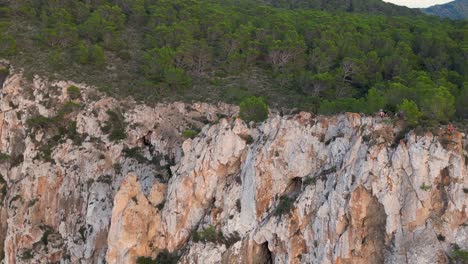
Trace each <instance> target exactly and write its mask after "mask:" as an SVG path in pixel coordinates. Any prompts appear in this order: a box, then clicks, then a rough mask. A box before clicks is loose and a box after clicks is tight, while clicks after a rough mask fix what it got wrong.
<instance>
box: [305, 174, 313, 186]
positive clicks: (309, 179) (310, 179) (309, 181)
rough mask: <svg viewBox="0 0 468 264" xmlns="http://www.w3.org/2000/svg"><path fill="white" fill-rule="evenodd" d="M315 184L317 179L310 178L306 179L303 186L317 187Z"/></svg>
mask: <svg viewBox="0 0 468 264" xmlns="http://www.w3.org/2000/svg"><path fill="white" fill-rule="evenodd" d="M315 182H316V179H315V177H310V176H308V177H306V178H305V179H304V181H303V184H304V186H308V185H315Z"/></svg>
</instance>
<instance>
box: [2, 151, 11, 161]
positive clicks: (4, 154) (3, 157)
mask: <svg viewBox="0 0 468 264" xmlns="http://www.w3.org/2000/svg"><path fill="white" fill-rule="evenodd" d="M10 159H11V157H10V155H8V154H6V153H0V163H1V162H4V161H8V160H10Z"/></svg>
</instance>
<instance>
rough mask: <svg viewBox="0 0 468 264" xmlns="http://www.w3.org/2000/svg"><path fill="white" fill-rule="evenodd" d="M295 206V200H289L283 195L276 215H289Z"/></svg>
mask: <svg viewBox="0 0 468 264" xmlns="http://www.w3.org/2000/svg"><path fill="white" fill-rule="evenodd" d="M293 206H294V201H293V199H291V198H289V197H288V196H285V195H283V196H281V197H280V201H279V203H278V206H277V207H276V210H275V215H276V216H281V215H284V214H287V213H289V212H290V211H291V210H292V209H293Z"/></svg>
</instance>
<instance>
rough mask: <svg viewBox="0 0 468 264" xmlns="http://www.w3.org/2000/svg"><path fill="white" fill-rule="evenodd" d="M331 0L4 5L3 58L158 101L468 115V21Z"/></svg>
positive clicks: (25, 1) (22, 0)
mask: <svg viewBox="0 0 468 264" xmlns="http://www.w3.org/2000/svg"><path fill="white" fill-rule="evenodd" d="M319 2H320V3H321V2H323V1H318V0H308V1H288V0H280V1H270V2H268V1H267V2H266V3H269V4H271V5H272V6H271V5H265V4H260V3H259V1H252V0H243V1H228V0H225V1H210V0H191V1H182V0H171V1H169V0H99V1H97V0H91V1H72V0H55V1H36V0H13V1H5V0H0V13H1V16H0V18H1V21H0V40H1V41H0V56H4V57H8V58H11V60H12V61H13V63H16V64H18V65H19V66H21V67H24V68H25V69H26V72H34V73H39V74H47V73H58V74H60V75H59V76H62V77H65V78H70V79H73V80H75V81H85V82H88V83H91V84H94V85H96V86H98V87H99V88H100V89H102V90H103V91H106V92H108V93H110V94H111V95H114V96H121V97H125V96H133V97H135V98H136V99H137V100H141V101H145V102H147V103H153V102H159V101H163V100H205V101H218V100H225V101H228V102H231V103H239V102H240V101H242V100H243V99H245V98H248V97H250V96H262V97H264V98H265V100H266V102H268V104H269V105H271V106H272V107H278V106H286V107H289V108H293V107H298V108H301V109H305V110H311V111H314V112H320V113H324V114H333V113H337V112H342V111H355V112H362V113H374V112H375V111H377V110H378V109H380V108H384V109H385V110H387V111H392V112H396V111H397V110H398V109H401V110H405V111H407V110H410V111H411V112H412V116H411V117H407V118H408V119H409V120H410V122H412V123H414V124H416V123H420V122H421V121H420V120H422V122H426V121H430V122H437V121H440V122H446V121H448V120H453V119H461V118H467V115H468V111H467V106H466V104H465V101H467V100H468V77H467V76H468V22H466V21H456V22H454V21H443V20H440V19H438V18H435V17H429V16H424V15H412V14H414V12H415V11H411V10H409V9H406V8H397V7H395V6H392V5H388V4H383V3H382V2H380V1H377V0H375V1H358V0H355V1H354V0H353V1H351V2H346V4H343V3H345V1H328V2H327V4H324V5H325V6H316V5H315V4H316V3H319ZM2 3H3V4H2ZM291 3H300V4H297V5H296V4H291ZM273 6H276V7H273ZM278 7H283V8H278ZM284 7H288V8H284ZM304 7H312V8H319V9H323V10H332V9H333V10H338V11H335V12H325V11H320V10H316V9H305V8H304ZM351 11H356V12H362V13H366V14H358V13H351ZM369 14H385V15H369ZM394 14H399V15H402V16H388V15H394ZM406 15H411V16H406ZM53 76H54V75H51V77H53ZM405 99H406V100H407V101H404V100H405ZM414 116H416V118H413V117H414ZM111 118H115V119H120V118H119V116H117V115H116V116H113V115H111ZM108 128H109V131H110V132H112V131H114V132H115V133H114V134H115V135H114V134H112V133H111V134H112V135H111V137H112V138H115V139H116V140H118V139H120V138H123V137H124V134H123V133H121V131H122V129H121V127H118V128H116V129H111V128H110V127H108Z"/></svg>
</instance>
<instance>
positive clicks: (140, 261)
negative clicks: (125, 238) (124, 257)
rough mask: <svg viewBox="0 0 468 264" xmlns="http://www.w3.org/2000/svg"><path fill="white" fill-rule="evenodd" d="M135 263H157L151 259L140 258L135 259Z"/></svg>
mask: <svg viewBox="0 0 468 264" xmlns="http://www.w3.org/2000/svg"><path fill="white" fill-rule="evenodd" d="M136 263H137V264H157V263H158V262H156V260H155V259H153V258H151V257H143V256H140V257H138V258H137V259H136Z"/></svg>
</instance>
